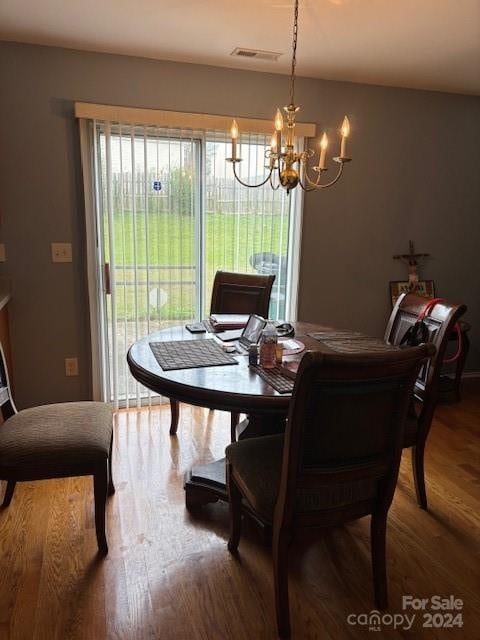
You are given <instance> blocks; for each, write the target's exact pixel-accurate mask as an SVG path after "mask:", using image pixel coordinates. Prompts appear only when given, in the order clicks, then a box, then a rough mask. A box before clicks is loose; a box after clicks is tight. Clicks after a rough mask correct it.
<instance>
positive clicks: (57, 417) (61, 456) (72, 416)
mask: <svg viewBox="0 0 480 640" xmlns="http://www.w3.org/2000/svg"><path fill="white" fill-rule="evenodd" d="M112 417H113V410H112V408H111V407H110V405H108V404H105V403H103V402H66V403H61V404H50V405H43V406H40V407H34V408H32V409H25V410H23V411H20V412H19V413H17V414H15V415H13V416H12V417H11V418H9V419H8V420H7V421H6V422H4V424H2V425H0V473H1V472H3V473H4V474H5V473H6V475H7V476H8V475H9V474H10V472H14V471H15V472H16V471H18V472H19V473H20V476H25V477H32V478H33V477H34V476H36V475H38V476H42V475H43V476H44V477H45V478H47V477H55V476H59V475H63V474H65V475H69V473H68V470H69V469H71V475H75V473H74V472H78V471H79V470H80V471H81V469H82V468H85V473H88V469H89V468H91V467H92V466H94V465H95V464H97V463H100V462H102V461H104V460H106V459H107V458H108V454H109V449H110V440H111V435H112ZM66 472H67V473H66ZM19 479H21V478H19Z"/></svg>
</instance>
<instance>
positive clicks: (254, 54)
mask: <svg viewBox="0 0 480 640" xmlns="http://www.w3.org/2000/svg"><path fill="white" fill-rule="evenodd" d="M230 55H231V56H238V57H240V58H255V59H256V60H272V61H275V60H278V59H279V57H280V56H281V55H282V54H281V53H275V51H261V50H260V49H245V48H244V47H235V49H234V50H233V51H232V53H231V54H230Z"/></svg>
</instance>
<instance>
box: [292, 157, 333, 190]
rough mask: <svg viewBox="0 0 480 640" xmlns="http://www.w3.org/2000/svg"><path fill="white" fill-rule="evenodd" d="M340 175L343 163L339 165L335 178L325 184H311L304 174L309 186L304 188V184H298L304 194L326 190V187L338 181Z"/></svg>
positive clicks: (300, 182)
mask: <svg viewBox="0 0 480 640" xmlns="http://www.w3.org/2000/svg"><path fill="white" fill-rule="evenodd" d="M342 173H343V162H342V163H341V164H340V168H339V170H338V173H337V175H336V176H335V178H334V179H333V180H331V181H330V182H327V183H326V184H319V183H317V182H312V181H311V180H310V178H309V177H308V176H307V175H306V173H304V176H305V177H306V178H307V182H308V183H309V184H310V185H311V186H306V185H305V184H303V183H302V181H301V180H299V181H298V183H299V185H300V186H301V187H302V189H303V190H304V191H306V192H309V191H315V190H317V189H327V188H328V187H331V186H332V185H334V184H335V183H336V182H337V181H338V180H340V178H341V175H342Z"/></svg>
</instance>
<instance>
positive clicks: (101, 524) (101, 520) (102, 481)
mask: <svg viewBox="0 0 480 640" xmlns="http://www.w3.org/2000/svg"><path fill="white" fill-rule="evenodd" d="M107 476H108V472H107V465H106V464H105V465H104V466H102V467H99V469H98V470H97V471H96V472H95V474H94V476H93V493H94V497H95V531H96V534H97V543H98V548H99V550H100V552H101V553H105V554H107V553H108V545H107V538H106V535H105V505H106V502H107V489H108V478H107Z"/></svg>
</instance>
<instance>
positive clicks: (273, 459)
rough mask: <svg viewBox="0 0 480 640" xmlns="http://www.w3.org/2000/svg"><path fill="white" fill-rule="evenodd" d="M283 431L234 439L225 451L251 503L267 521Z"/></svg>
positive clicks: (272, 506)
mask: <svg viewBox="0 0 480 640" xmlns="http://www.w3.org/2000/svg"><path fill="white" fill-rule="evenodd" d="M283 439H284V437H283V434H279V435H274V436H262V437H261V438H248V439H245V440H240V441H239V442H234V443H233V444H231V445H229V446H228V447H227V449H226V451H225V455H226V456H227V460H228V461H229V462H230V463H231V464H232V465H233V468H234V470H235V478H236V480H237V482H238V484H239V485H240V489H241V491H242V493H243V494H244V496H245V497H246V498H247V500H248V502H249V503H250V504H251V506H252V507H253V508H254V509H255V511H257V513H259V514H260V515H261V516H262V517H263V518H264V519H265V520H268V521H271V520H272V517H273V511H274V509H275V502H276V501H277V496H278V489H279V485H280V475H281V471H282V454H283Z"/></svg>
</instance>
